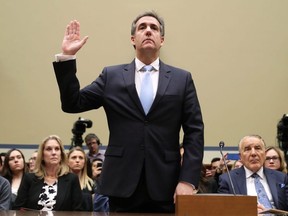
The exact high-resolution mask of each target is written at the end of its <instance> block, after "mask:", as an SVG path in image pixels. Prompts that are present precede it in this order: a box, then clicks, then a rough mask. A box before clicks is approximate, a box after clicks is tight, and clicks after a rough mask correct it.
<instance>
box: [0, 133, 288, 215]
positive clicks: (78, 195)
mask: <svg viewBox="0 0 288 216" xmlns="http://www.w3.org/2000/svg"><path fill="white" fill-rule="evenodd" d="M85 143H86V146H87V148H88V152H87V153H85V151H84V150H83V148H82V147H80V146H75V147H73V148H72V147H71V149H70V150H69V152H67V153H65V150H64V146H63V144H62V141H61V139H60V138H59V137H58V136H56V135H52V136H48V137H47V138H45V139H44V140H43V142H42V143H41V144H40V145H39V148H38V150H36V151H34V152H33V153H32V155H31V157H30V158H29V160H28V161H27V162H26V160H25V157H24V154H23V153H22V151H21V150H19V149H15V148H12V149H10V150H9V151H7V152H5V153H1V158H0V173H1V175H0V194H1V195H0V210H8V209H37V210H65V211H74V210H76V211H77V210H78V211H95V212H108V211H109V198H108V197H107V196H104V195H101V194H99V193H98V190H97V188H98V187H99V185H98V180H99V176H100V174H101V171H102V164H103V162H104V160H105V157H104V155H103V154H102V153H100V152H99V147H100V146H101V142H100V139H99V138H98V137H97V136H96V135H95V134H88V135H87V136H86V137H85ZM239 151H241V150H240V149H239ZM183 153H184V148H183V146H182V145H180V154H181V156H182V155H183ZM239 154H240V153H239ZM225 163H226V165H225ZM244 163H245V162H244ZM242 166H243V161H241V154H240V158H239V159H236V160H228V159H227V154H225V155H224V158H221V157H215V158H212V160H211V163H210V164H206V165H205V164H203V167H202V171H201V176H200V183H199V186H198V188H197V189H196V190H195V193H217V192H219V191H218V190H219V177H220V178H221V175H222V174H224V173H226V172H227V168H228V169H229V170H230V171H231V170H234V169H239V168H241V167H242ZM263 166H264V167H265V168H269V169H272V170H277V171H279V172H283V173H285V175H287V164H286V160H285V155H284V153H283V151H282V150H281V149H280V148H278V147H275V146H268V147H266V148H265V160H264V164H263ZM59 191H61V193H58V192H59ZM62 194H65V195H62Z"/></svg>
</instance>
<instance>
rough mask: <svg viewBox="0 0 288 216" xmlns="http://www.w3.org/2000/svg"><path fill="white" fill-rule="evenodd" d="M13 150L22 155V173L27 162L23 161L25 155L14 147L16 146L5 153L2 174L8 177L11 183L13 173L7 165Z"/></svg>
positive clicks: (25, 168) (25, 169)
mask: <svg viewBox="0 0 288 216" xmlns="http://www.w3.org/2000/svg"><path fill="white" fill-rule="evenodd" d="M13 151H18V152H19V153H20V154H21V156H22V159H23V163H24V168H23V173H25V172H26V171H27V164H26V162H25V157H24V154H23V153H22V152H21V151H20V150H19V149H16V148H13V149H10V150H9V151H8V152H7V154H6V155H5V160H4V166H3V170H2V175H3V177H5V178H6V179H8V181H9V182H10V183H11V181H12V178H13V173H12V170H11V168H10V166H9V161H10V160H9V157H10V155H11V153H12V152H13Z"/></svg>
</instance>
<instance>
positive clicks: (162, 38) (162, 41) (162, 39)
mask: <svg viewBox="0 0 288 216" xmlns="http://www.w3.org/2000/svg"><path fill="white" fill-rule="evenodd" d="M163 45H164V37H161V47H162V46H163Z"/></svg>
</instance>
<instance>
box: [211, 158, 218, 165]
mask: <svg viewBox="0 0 288 216" xmlns="http://www.w3.org/2000/svg"><path fill="white" fill-rule="evenodd" d="M216 161H220V158H219V157H215V158H213V159H212V160H211V164H212V163H214V162H216Z"/></svg>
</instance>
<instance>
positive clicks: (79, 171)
mask: <svg viewBox="0 0 288 216" xmlns="http://www.w3.org/2000/svg"><path fill="white" fill-rule="evenodd" d="M68 166H69V168H70V172H72V173H74V174H76V175H78V178H79V182H80V186H81V189H82V210H83V211H93V202H92V194H93V193H94V192H93V185H94V181H93V180H92V179H91V178H90V177H89V176H88V175H87V157H86V155H85V152H84V150H83V149H82V148H81V147H79V146H76V147H74V148H72V149H71V150H70V151H69V153H68Z"/></svg>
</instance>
